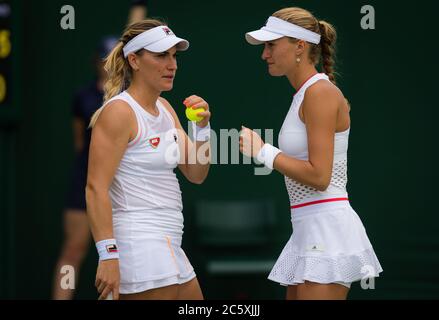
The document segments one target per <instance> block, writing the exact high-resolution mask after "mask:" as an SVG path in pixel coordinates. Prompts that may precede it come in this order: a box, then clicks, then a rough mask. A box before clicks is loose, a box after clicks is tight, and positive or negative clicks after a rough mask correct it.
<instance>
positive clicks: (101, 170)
mask: <svg viewBox="0 0 439 320" xmlns="http://www.w3.org/2000/svg"><path fill="white" fill-rule="evenodd" d="M136 126H137V124H136V122H135V116H134V114H132V110H131V109H130V107H129V106H128V105H127V104H126V103H125V102H123V101H119V100H116V101H113V102H111V103H110V104H109V105H107V106H106V107H105V109H104V110H103V111H102V113H101V114H100V116H99V118H98V121H97V122H96V125H95V126H94V128H93V131H92V137H91V142H90V156H89V166H88V176H87V187H86V201H87V214H88V218H89V222H90V227H91V231H92V234H93V237H94V240H95V241H96V242H98V241H100V240H103V239H110V238H113V226H112V213H111V211H112V210H111V201H110V197H109V193H108V191H109V189H110V185H111V182H112V180H113V177H114V174H115V172H116V169H117V167H118V166H119V163H120V160H121V159H122V156H123V154H124V152H125V150H126V148H127V144H128V141H129V139H130V137H131V131H132V128H136Z"/></svg>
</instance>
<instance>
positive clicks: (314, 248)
mask: <svg viewBox="0 0 439 320" xmlns="http://www.w3.org/2000/svg"><path fill="white" fill-rule="evenodd" d="M306 250H307V251H320V252H323V251H325V247H324V246H323V245H321V244H313V245H310V246H308V247H307V248H306Z"/></svg>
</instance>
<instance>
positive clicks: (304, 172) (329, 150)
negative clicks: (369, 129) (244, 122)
mask: <svg viewBox="0 0 439 320" xmlns="http://www.w3.org/2000/svg"><path fill="white" fill-rule="evenodd" d="M340 98H341V97H340V93H339V91H338V90H337V89H336V88H335V87H333V86H332V85H331V84H329V83H326V82H322V83H317V84H316V85H314V86H311V87H310V88H309V89H308V90H307V91H306V94H305V99H304V102H303V106H302V109H303V115H304V121H305V125H306V131H307V137H308V160H307V161H303V160H298V159H295V158H293V157H290V156H288V155H286V154H285V153H280V154H279V155H278V156H277V157H276V159H275V161H274V168H275V169H276V170H278V171H279V172H280V173H282V174H284V175H286V176H287V177H290V178H292V179H294V180H296V181H298V182H300V183H303V184H305V185H309V186H311V187H314V188H316V189H317V190H320V191H324V190H326V189H327V188H328V185H329V183H330V181H331V174H332V164H333V158H334V134H335V131H336V124H337V114H338V107H339V105H340V101H341V99H340ZM291 143H294V141H292V142H291Z"/></svg>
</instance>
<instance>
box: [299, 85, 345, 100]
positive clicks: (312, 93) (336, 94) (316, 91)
mask: <svg viewBox="0 0 439 320" xmlns="http://www.w3.org/2000/svg"><path fill="white" fill-rule="evenodd" d="M307 98H308V99H313V100H316V99H317V100H326V101H327V102H329V101H328V99H330V101H333V102H335V103H337V104H338V103H340V102H341V101H344V96H343V93H342V92H341V90H340V89H339V88H338V87H337V86H336V85H334V84H333V83H332V82H329V81H327V80H319V81H317V82H316V83H315V84H313V85H312V86H310V87H309V88H308V89H307V90H306V91H305V99H307Z"/></svg>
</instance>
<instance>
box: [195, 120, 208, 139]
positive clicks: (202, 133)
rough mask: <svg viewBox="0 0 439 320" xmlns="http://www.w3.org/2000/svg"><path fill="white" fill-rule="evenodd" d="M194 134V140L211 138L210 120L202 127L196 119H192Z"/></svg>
mask: <svg viewBox="0 0 439 320" xmlns="http://www.w3.org/2000/svg"><path fill="white" fill-rule="evenodd" d="M192 134H193V139H194V141H208V140H210V122H209V123H208V124H207V126H205V127H204V128H200V127H199V126H197V124H196V122H195V121H192Z"/></svg>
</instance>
